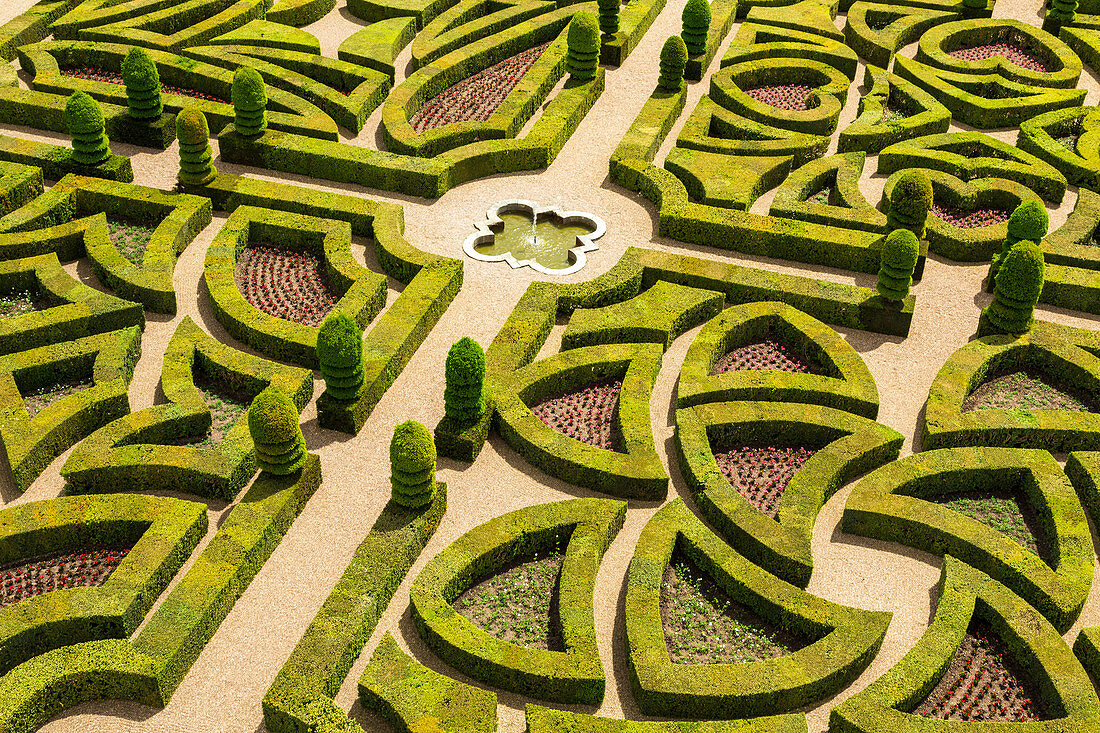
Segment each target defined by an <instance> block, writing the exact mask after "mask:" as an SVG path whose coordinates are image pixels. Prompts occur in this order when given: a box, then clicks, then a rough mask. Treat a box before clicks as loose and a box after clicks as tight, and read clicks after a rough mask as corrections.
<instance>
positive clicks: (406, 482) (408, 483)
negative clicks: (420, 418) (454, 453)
mask: <svg viewBox="0 0 1100 733" xmlns="http://www.w3.org/2000/svg"><path fill="white" fill-rule="evenodd" d="M435 458H436V453H435V443H433V442H432V434H431V433H429V432H428V429H427V428H426V427H424V425H423V423H419V422H417V421H416V420H406V421H405V422H403V423H401V424H400V425H398V426H397V427H395V428H394V429H393V437H391V438H390V492H391V497H390V498H391V500H392V501H394V502H396V503H398V504H400V505H401V506H404V507H409V508H410V509H418V508H420V507H423V506H427V505H428V504H431V503H432V498H433V497H434V496H435V488H436V481H435Z"/></svg>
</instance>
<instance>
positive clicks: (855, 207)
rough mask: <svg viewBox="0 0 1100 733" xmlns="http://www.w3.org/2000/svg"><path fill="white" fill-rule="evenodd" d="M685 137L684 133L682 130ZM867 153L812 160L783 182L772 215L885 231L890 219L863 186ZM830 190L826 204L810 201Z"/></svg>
mask: <svg viewBox="0 0 1100 733" xmlns="http://www.w3.org/2000/svg"><path fill="white" fill-rule="evenodd" d="M681 136H682V133H681ZM865 160H866V155H865V154H864V153H862V152H852V153H841V154H838V155H830V156H828V157H827V158H821V159H819V160H814V161H810V162H809V163H806V164H805V165H803V166H802V167H801V168H799V169H798V170H795V171H792V172H791V174H790V175H788V176H787V178H786V179H785V180H784V181H783V182H782V183H781V184H779V188H778V190H777V191H776V192H775V197H774V198H773V199H772V205H771V209H770V210H769V211H768V214H769V215H771V216H776V217H786V218H788V219H797V220H799V221H808V222H813V223H816V224H826V225H831V226H837V227H845V228H848V229H859V230H861V231H866V232H874V233H876V234H881V233H883V232H884V231H885V229H886V225H887V224H886V222H887V219H886V217H884V216H883V215H882V212H881V211H879V210H878V209H876V208H875V207H874V206H872V205H871V203H870V202H869V201H868V200H867V199H866V198H865V197H864V195H863V192H862V191H860V188H859V179H860V176H862V175H863V164H864V161H865ZM826 189H828V190H829V197H828V200H827V201H826V202H824V203H822V202H818V201H812V200H810V199H811V198H812V197H814V196H815V195H816V194H819V193H821V192H822V191H824V190H826Z"/></svg>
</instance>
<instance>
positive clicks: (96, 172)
mask: <svg viewBox="0 0 1100 733" xmlns="http://www.w3.org/2000/svg"><path fill="white" fill-rule="evenodd" d="M3 93H4V92H3V88H2V87H0V96H2V95H3ZM0 161H6V162H8V163H22V164H23V165H30V166H35V167H36V168H41V169H42V176H43V177H44V178H45V179H46V180H47V181H57V180H60V179H61V178H64V177H65V175H66V174H67V173H77V174H79V175H82V176H92V177H94V178H106V179H107V180H109V181H122V182H123V183H130V182H131V181H133V180H134V169H133V167H132V166H131V165H130V159H129V158H126V157H123V156H121V155H111V156H109V157H108V158H107V159H106V160H104V161H103V162H102V163H100V164H99V165H94V166H87V165H81V164H79V163H76V162H74V161H73V149H72V147H69V146H64V145H51V144H49V143H40V142H36V141H33V140H24V139H23V138H19V137H12V136H11V135H0Z"/></svg>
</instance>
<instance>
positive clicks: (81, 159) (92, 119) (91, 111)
mask: <svg viewBox="0 0 1100 733" xmlns="http://www.w3.org/2000/svg"><path fill="white" fill-rule="evenodd" d="M65 124H66V126H68V128H69V134H70V135H72V136H73V161H74V162H76V163H79V164H80V165H98V164H100V163H102V162H103V161H105V160H106V159H107V158H108V157H110V155H111V149H110V147H108V144H107V133H106V131H105V130H104V125H103V110H102V109H101V108H100V106H99V102H97V101H95V100H94V99H92V98H91V97H89V96H88V95H87V94H85V93H84V92H74V93H73V95H72V96H71V97H69V101H68V102H66V104H65Z"/></svg>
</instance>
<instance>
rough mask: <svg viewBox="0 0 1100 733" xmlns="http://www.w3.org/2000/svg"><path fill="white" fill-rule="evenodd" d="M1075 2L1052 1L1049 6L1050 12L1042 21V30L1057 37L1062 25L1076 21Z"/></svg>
mask: <svg viewBox="0 0 1100 733" xmlns="http://www.w3.org/2000/svg"><path fill="white" fill-rule="evenodd" d="M1077 6H1078V2H1077V0H1054V2H1053V3H1051V4H1050V6H1049V7H1050V12H1048V13H1047V16H1046V18H1044V19H1043V30H1045V31H1047V32H1048V33H1053V34H1054V35H1056V36H1057V35H1058V30H1059V29H1061V27H1062V26H1064V25H1069V24H1070V23H1072V22H1074V21H1075V20H1077Z"/></svg>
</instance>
